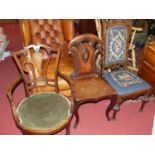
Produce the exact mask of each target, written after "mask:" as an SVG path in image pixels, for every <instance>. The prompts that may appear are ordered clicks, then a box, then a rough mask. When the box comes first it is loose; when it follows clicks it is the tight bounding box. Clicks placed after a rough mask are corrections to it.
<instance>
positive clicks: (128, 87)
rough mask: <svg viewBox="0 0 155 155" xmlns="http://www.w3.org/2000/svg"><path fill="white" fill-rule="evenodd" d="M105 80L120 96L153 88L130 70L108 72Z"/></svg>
mask: <svg viewBox="0 0 155 155" xmlns="http://www.w3.org/2000/svg"><path fill="white" fill-rule="evenodd" d="M103 76H104V78H105V79H106V80H107V81H108V82H109V83H110V84H111V85H112V86H113V88H115V90H116V91H117V93H118V95H125V94H128V93H133V92H137V91H139V90H142V89H146V90H147V89H150V88H151V86H150V85H149V84H148V83H147V82H146V81H144V80H143V79H141V78H140V77H138V76H137V75H135V74H133V73H132V72H129V71H128V70H124V69H119V70H116V71H112V72H107V73H105V74H104V75H103Z"/></svg>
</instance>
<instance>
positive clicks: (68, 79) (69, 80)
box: [58, 71, 72, 87]
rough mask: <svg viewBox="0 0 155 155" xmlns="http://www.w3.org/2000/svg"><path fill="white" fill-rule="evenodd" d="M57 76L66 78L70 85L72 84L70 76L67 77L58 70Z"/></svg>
mask: <svg viewBox="0 0 155 155" xmlns="http://www.w3.org/2000/svg"><path fill="white" fill-rule="evenodd" d="M58 76H60V77H61V78H63V79H64V80H66V81H67V83H68V84H69V86H70V87H71V86H72V80H71V79H70V78H68V77H67V76H66V75H64V74H63V73H61V72H60V71H58Z"/></svg>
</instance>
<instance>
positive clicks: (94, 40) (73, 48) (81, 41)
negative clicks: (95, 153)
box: [68, 34, 117, 128]
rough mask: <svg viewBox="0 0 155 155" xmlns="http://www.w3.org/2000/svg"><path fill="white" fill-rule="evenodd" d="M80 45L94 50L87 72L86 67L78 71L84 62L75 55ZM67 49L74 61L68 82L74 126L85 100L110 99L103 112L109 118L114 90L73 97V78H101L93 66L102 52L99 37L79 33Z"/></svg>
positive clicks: (114, 99) (113, 100)
mask: <svg viewBox="0 0 155 155" xmlns="http://www.w3.org/2000/svg"><path fill="white" fill-rule="evenodd" d="M81 46H83V47H84V48H88V47H91V48H90V50H91V51H93V52H94V53H93V52H92V53H93V55H92V59H91V60H92V61H91V63H90V64H89V65H90V68H91V69H90V70H89V72H87V67H86V68H85V71H83V72H80V68H82V67H83V64H85V62H84V61H83V60H82V58H80V57H79V58H78V57H77V56H78V54H79V55H80V53H81V52H82V51H81ZM69 50H70V53H71V55H72V56H73V58H74V62H75V70H74V73H73V75H72V81H70V82H69V83H71V90H72V96H73V99H74V104H75V110H74V112H75V117H76V122H75V124H74V128H77V126H78V124H79V114H78V109H79V107H80V106H81V105H82V104H84V103H86V102H90V101H91V103H92V102H93V103H97V101H99V100H102V99H110V100H111V103H110V104H109V106H108V107H107V109H106V114H105V115H106V117H107V120H110V117H109V113H110V111H111V110H112V108H113V107H114V105H115V103H117V93H116V92H115V90H113V93H111V94H110V95H107V96H106V95H104V96H100V97H98V98H96V97H94V96H92V97H91V98H86V99H82V100H79V99H78V98H76V97H75V90H74V89H73V85H74V80H76V79H87V78H90V77H96V78H97V77H100V78H101V76H100V75H98V73H97V70H96V68H95V61H96V58H97V56H98V55H99V54H102V51H101V50H102V45H101V40H99V38H98V37H97V36H95V35H93V34H84V35H80V36H78V37H76V38H74V39H73V40H72V41H71V42H70V44H69ZM82 63H83V64H82ZM83 68H84V67H83ZM68 81H69V79H68ZM105 82H106V81H105ZM106 83H107V82H106ZM107 84H108V83H107ZM108 85H109V84H108ZM109 86H110V85H109ZM110 88H111V86H110ZM103 89H104V88H103ZM101 91H102V90H101Z"/></svg>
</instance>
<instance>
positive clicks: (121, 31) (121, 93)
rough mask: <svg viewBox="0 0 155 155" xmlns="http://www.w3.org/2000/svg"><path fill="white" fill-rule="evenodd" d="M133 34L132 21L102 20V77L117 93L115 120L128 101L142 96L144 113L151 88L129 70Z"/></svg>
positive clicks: (141, 108)
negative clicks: (130, 45) (128, 61)
mask: <svg viewBox="0 0 155 155" xmlns="http://www.w3.org/2000/svg"><path fill="white" fill-rule="evenodd" d="M130 34H131V21H130V20H102V36H103V68H102V76H103V78H104V79H106V80H107V81H108V83H109V84H110V85H111V86H112V87H113V88H114V89H115V90H116V91H117V94H118V98H117V104H116V105H115V106H114V113H113V117H112V118H113V119H115V116H116V113H117V112H118V111H119V110H120V105H121V104H122V103H123V101H125V100H126V99H130V98H136V97H138V96H141V99H142V105H141V107H140V111H143V108H144V105H145V103H146V102H147V101H148V97H149V95H150V94H151V93H152V88H151V86H150V85H149V84H148V83H147V82H146V81H145V80H143V79H142V78H140V77H138V76H137V75H136V74H134V73H133V72H131V71H129V70H127V69H126V68H127V60H128V57H127V51H128V46H129V41H130Z"/></svg>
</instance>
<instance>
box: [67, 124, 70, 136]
mask: <svg viewBox="0 0 155 155" xmlns="http://www.w3.org/2000/svg"><path fill="white" fill-rule="evenodd" d="M66 135H70V123H69V124H68V125H67V127H66Z"/></svg>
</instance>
